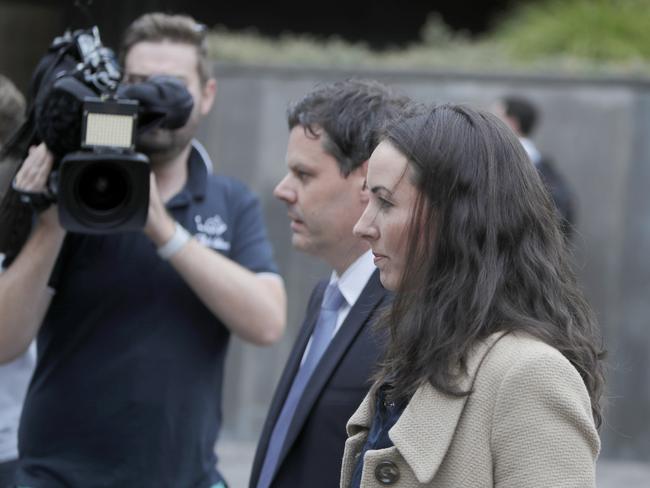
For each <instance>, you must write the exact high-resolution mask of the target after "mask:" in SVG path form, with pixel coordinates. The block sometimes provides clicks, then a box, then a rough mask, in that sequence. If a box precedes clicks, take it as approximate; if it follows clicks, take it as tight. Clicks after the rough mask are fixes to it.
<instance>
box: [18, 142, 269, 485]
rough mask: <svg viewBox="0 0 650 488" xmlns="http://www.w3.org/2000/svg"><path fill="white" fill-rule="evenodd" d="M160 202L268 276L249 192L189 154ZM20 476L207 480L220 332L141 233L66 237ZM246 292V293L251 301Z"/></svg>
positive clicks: (29, 402)
mask: <svg viewBox="0 0 650 488" xmlns="http://www.w3.org/2000/svg"><path fill="white" fill-rule="evenodd" d="M188 164H189V175H188V181H187V184H186V186H185V188H184V189H183V190H182V191H181V192H180V193H179V194H178V195H176V196H175V197H173V198H172V199H171V200H170V201H169V202H168V205H167V207H168V210H169V212H170V213H171V214H172V215H173V217H174V218H175V219H176V220H177V221H178V222H179V223H181V224H182V225H183V227H185V228H186V229H187V230H188V231H189V232H190V233H191V234H194V236H195V238H196V239H197V240H199V241H200V242H202V243H203V244H204V245H206V246H208V247H211V248H212V249H214V250H215V251H217V252H220V253H222V254H224V255H225V256H227V257H229V258H230V259H232V260H234V261H235V262H237V263H239V264H241V265H243V266H245V267H246V268H248V269H250V270H251V271H253V272H271V273H276V272H277V269H276V266H275V264H274V262H273V258H272V250H271V246H270V244H269V242H268V240H267V236H266V230H265V227H264V223H263V221H262V215H261V211H260V206H259V202H258V200H257V198H256V197H255V196H254V195H253V194H252V193H251V192H250V191H249V190H248V189H247V188H246V187H245V186H244V185H243V184H242V183H240V182H238V181H236V180H234V179H231V178H226V177H223V176H215V175H212V174H209V173H208V166H207V165H206V164H205V161H204V160H203V158H202V156H201V153H200V152H199V151H198V150H197V149H196V148H193V149H192V152H191V155H190V158H189V162H188ZM51 285H52V287H53V288H54V289H55V295H54V297H53V300H52V303H51V305H50V308H49V310H48V312H47V315H46V317H45V320H44V322H43V325H42V327H41V329H40V332H39V335H38V362H37V366H36V370H35V373H34V377H33V380H32V383H31V385H30V388H29V391H28V393H27V398H26V400H25V405H24V410H23V415H22V419H21V426H20V432H19V450H20V463H19V469H18V474H17V479H16V482H17V484H18V485H24V486H29V487H31V488H41V487H47V488H53V487H63V486H65V487H82V488H90V487H173V488H184V487H196V488H203V487H209V486H212V485H213V484H216V483H218V482H219V481H220V480H221V476H220V475H219V474H218V472H217V471H216V469H215V465H216V457H215V454H214V446H215V442H216V439H217V434H218V431H219V427H220V423H221V393H222V380H223V369H224V360H225V356H226V349H227V347H228V341H229V335H230V334H229V331H228V329H227V328H226V327H225V326H224V325H223V324H222V323H221V322H220V321H219V320H218V319H217V318H216V317H214V315H213V314H212V313H211V312H210V311H209V310H208V309H207V307H206V306H205V305H203V303H202V302H201V301H200V300H199V299H198V298H197V297H196V295H195V294H194V293H193V292H192V290H191V289H190V288H189V286H188V285H187V284H186V283H185V281H183V279H182V278H181V276H180V275H179V274H178V273H177V272H176V271H175V270H174V269H173V268H172V266H171V265H170V264H169V263H168V262H166V261H163V260H161V259H160V258H159V257H158V255H157V254H156V249H155V247H154V245H153V243H152V242H151V241H150V240H149V239H148V238H147V237H146V236H145V235H144V234H143V233H142V232H134V233H123V234H115V235H104V236H89V235H79V234H69V235H68V236H67V237H66V240H65V242H64V245H63V248H62V251H61V254H60V256H59V261H58V263H57V266H56V269H55V272H54V273H53V276H52V279H51ZM253 299H254V297H251V300H253Z"/></svg>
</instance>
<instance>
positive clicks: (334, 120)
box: [287, 79, 409, 177]
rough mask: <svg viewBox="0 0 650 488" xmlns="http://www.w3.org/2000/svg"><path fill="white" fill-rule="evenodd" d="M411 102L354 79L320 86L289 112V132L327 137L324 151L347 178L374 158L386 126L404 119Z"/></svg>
mask: <svg viewBox="0 0 650 488" xmlns="http://www.w3.org/2000/svg"><path fill="white" fill-rule="evenodd" d="M408 103H409V99H408V98H407V97H405V96H401V95H397V94H395V93H394V92H393V90H392V89H390V88H389V87H387V86H385V85H383V84H381V83H379V82H378V81H374V80H359V79H350V80H344V81H337V82H334V83H329V84H325V85H317V86H316V88H315V89H314V90H312V91H311V92H309V93H308V94H307V95H305V96H304V97H303V98H302V99H301V100H299V101H298V102H296V103H294V104H292V105H291V106H290V107H289V109H288V111H287V120H288V123H289V129H290V130H291V129H293V128H294V127H296V126H301V127H303V128H304V129H305V132H306V133H307V134H308V135H310V136H312V137H319V136H320V135H321V131H322V132H323V133H324V134H323V136H324V137H323V139H322V145H323V149H324V150H325V151H326V152H327V153H328V154H330V155H331V156H332V157H334V158H335V159H336V161H337V162H338V165H339V169H340V170H341V174H342V175H343V176H345V177H347V176H348V175H349V174H350V173H352V172H353V171H354V170H355V169H357V168H358V167H359V166H361V165H362V164H363V163H364V162H365V161H367V160H368V158H370V154H371V153H372V151H373V150H374V149H375V147H376V146H377V144H379V138H380V135H381V132H382V130H383V127H384V125H385V123H386V122H387V121H388V120H391V119H393V118H395V117H397V116H399V115H400V113H401V111H402V110H403V109H404V108H405V107H406V106H407V105H408Z"/></svg>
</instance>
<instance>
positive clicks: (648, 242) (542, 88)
mask: <svg viewBox="0 0 650 488" xmlns="http://www.w3.org/2000/svg"><path fill="white" fill-rule="evenodd" d="M215 72H216V76H217V79H218V82H219V85H218V93H217V102H216V106H215V108H214V109H213V111H212V113H211V115H210V116H209V118H208V119H207V120H206V121H205V124H204V126H203V127H202V129H201V133H200V136H199V137H200V140H201V141H202V142H203V143H204V144H205V146H206V148H207V149H208V151H209V152H210V153H211V155H212V156H213V159H214V163H215V167H216V170H217V171H219V172H222V173H225V174H229V175H234V176H237V177H239V178H241V179H243V180H244V181H246V182H247V183H248V184H249V185H250V186H251V188H252V189H253V190H254V191H255V192H256V193H257V194H258V195H259V197H260V200H261V202H262V205H263V208H264V213H265V216H266V219H267V225H268V229H269V234H270V238H271V240H272V242H273V245H274V247H275V252H276V257H277V260H278V263H279V265H280V269H281V272H282V274H283V276H284V278H285V280H286V285H287V292H288V298H289V312H288V327H287V332H286V334H285V336H284V338H283V339H282V341H281V342H280V343H278V344H277V345H275V346H272V347H270V348H259V347H254V346H249V345H245V344H243V343H241V342H240V341H238V340H236V339H235V340H234V342H233V345H232V347H231V350H230V355H229V358H228V364H227V378H226V385H225V392H226V393H225V396H224V415H225V428H224V434H223V435H224V436H225V437H226V438H229V439H241V440H244V441H253V440H255V439H256V438H257V436H258V435H259V432H260V430H261V427H262V423H263V421H264V417H265V414H266V410H267V407H268V404H269V402H270V399H271V395H272V392H273V389H274V386H275V384H276V382H277V380H278V378H279V375H280V373H281V371H282V367H283V365H284V361H285V360H286V357H287V355H288V353H289V350H290V347H291V344H292V342H293V339H294V337H295V335H296V332H297V330H298V328H299V326H300V322H301V319H302V316H303V312H304V306H305V304H306V302H307V298H308V296H309V293H310V291H311V287H312V286H313V284H315V282H316V281H317V280H318V279H319V278H321V277H324V276H327V274H328V273H329V270H328V269H327V268H326V267H325V266H324V265H323V264H322V263H319V262H318V261H317V260H315V259H314V258H311V257H308V256H304V255H302V254H299V253H297V252H294V251H293V250H292V249H291V245H290V230H289V225H288V221H287V218H286V211H285V207H284V205H283V204H281V203H280V202H277V201H276V200H275V199H274V198H273V196H272V190H273V187H274V186H275V184H276V183H277V182H278V181H279V180H280V178H281V177H282V176H283V175H284V172H285V163H284V154H285V150H286V140H287V135H288V130H287V127H286V120H285V111H286V107H287V104H288V103H289V102H290V101H291V100H295V99H297V98H299V97H300V96H302V94H304V93H305V92H306V91H308V90H309V89H311V88H312V87H313V86H314V85H315V84H316V83H317V82H319V81H333V80H336V79H343V78H348V77H353V76H356V77H367V78H376V79H379V80H381V81H384V82H386V83H389V84H391V85H393V86H395V87H396V88H397V89H398V90H400V91H402V92H404V93H406V94H407V95H410V96H412V97H413V98H415V99H417V100H420V101H423V102H445V101H452V102H461V103H469V104H473V105H476V106H480V107H483V108H487V107H489V105H490V104H491V103H492V102H493V100H494V99H495V98H497V97H498V96H500V95H503V94H506V93H517V94H521V95H525V96H528V97H530V98H531V99H532V100H533V101H534V102H536V103H537V104H538V105H539V107H540V109H541V110H542V112H543V114H542V120H541V122H540V126H539V129H538V131H537V132H536V134H535V136H534V140H535V141H536V142H537V143H538V146H539V148H540V149H541V150H542V152H544V153H548V154H549V155H552V156H553V157H554V158H555V160H556V163H557V165H558V168H559V169H560V170H561V171H562V172H563V173H564V175H565V176H566V178H567V179H568V181H569V182H570V184H571V185H572V187H573V189H574V191H575V193H576V195H577V199H578V224H577V230H578V236H577V238H576V240H575V254H576V265H577V267H578V273H579V278H580V281H581V284H582V286H583V288H584V290H585V293H586V295H587V296H588V298H589V299H590V301H591V303H592V305H593V306H594V308H595V310H596V312H597V315H598V318H599V321H600V324H601V327H602V330H603V334H604V336H605V339H606V347H607V349H608V351H609V358H608V364H609V368H610V369H609V373H608V379H609V381H608V390H607V393H606V397H607V404H608V405H607V412H606V424H605V425H604V427H603V428H602V430H601V434H602V440H603V451H602V457H603V458H611V459H626V460H636V461H649V460H650V422H649V420H650V413H649V412H650V364H649V360H648V356H649V354H650V331H649V330H648V327H647V326H648V322H649V320H648V317H649V316H650V293H649V292H650V261H649V260H648V257H647V253H648V251H649V250H650V197H649V195H650V192H649V191H648V189H647V186H648V184H649V183H650V140H649V138H648V134H649V133H650V83H649V82H647V81H643V80H632V79H620V78H611V79H598V80H596V79H586V78H566V77H558V76H529V75H516V74H504V75H475V74H464V73H444V72H377V71H366V72H350V71H340V70H331V69H328V70H325V69H323V70H320V69H312V70H305V69H299V68H290V67H287V68H263V67H252V66H251V67H242V66H233V65H226V64H217V65H216V66H215Z"/></svg>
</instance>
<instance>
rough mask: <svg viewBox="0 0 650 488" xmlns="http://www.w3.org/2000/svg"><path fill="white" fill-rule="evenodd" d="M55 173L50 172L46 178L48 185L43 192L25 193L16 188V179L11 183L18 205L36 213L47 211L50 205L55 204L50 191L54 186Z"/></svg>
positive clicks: (52, 193)
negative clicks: (27, 207)
mask: <svg viewBox="0 0 650 488" xmlns="http://www.w3.org/2000/svg"><path fill="white" fill-rule="evenodd" d="M57 174H58V173H57V172H52V173H51V174H50V177H49V178H48V184H47V187H46V190H45V191H44V192H34V191H26V190H22V189H20V188H18V187H17V186H16V178H14V179H13V180H12V182H11V188H12V189H13V190H14V191H15V192H16V193H17V194H18V198H19V199H20V203H22V204H24V205H29V206H30V207H32V209H33V210H34V211H35V212H36V213H41V212H43V211H45V210H47V209H48V208H49V207H50V205H52V204H53V203H54V202H56V198H55V196H54V195H55V192H53V191H52V186H53V185H56V179H57Z"/></svg>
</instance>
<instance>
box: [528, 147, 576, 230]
mask: <svg viewBox="0 0 650 488" xmlns="http://www.w3.org/2000/svg"><path fill="white" fill-rule="evenodd" d="M535 168H537V172H538V173H539V176H540V177H541V178H542V181H543V182H544V185H545V186H546V189H547V190H548V192H549V193H550V194H551V198H552V199H553V203H555V207H556V208H557V210H558V212H559V215H560V225H561V227H562V232H564V235H565V236H566V237H567V239H570V238H571V235H572V233H573V227H574V226H575V222H576V204H575V197H574V195H573V191H572V190H571V187H570V186H569V184H568V182H567V181H566V179H565V178H564V177H563V176H562V175H561V174H560V172H559V171H558V170H557V168H556V167H555V164H554V163H553V161H552V160H551V159H550V158H549V157H546V156H543V157H542V159H540V160H539V161H538V162H537V164H535Z"/></svg>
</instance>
